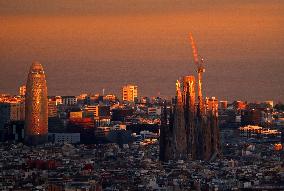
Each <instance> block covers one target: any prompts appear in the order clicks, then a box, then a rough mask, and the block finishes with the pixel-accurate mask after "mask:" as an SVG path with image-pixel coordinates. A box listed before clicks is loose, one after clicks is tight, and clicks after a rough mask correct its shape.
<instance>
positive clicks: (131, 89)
mask: <svg viewBox="0 0 284 191" xmlns="http://www.w3.org/2000/svg"><path fill="white" fill-rule="evenodd" d="M137 97H138V87H137V86H135V85H125V86H123V88H122V100H123V101H129V102H134V101H135V100H136V99H137Z"/></svg>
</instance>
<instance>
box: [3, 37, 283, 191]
mask: <svg viewBox="0 0 284 191" xmlns="http://www.w3.org/2000/svg"><path fill="white" fill-rule="evenodd" d="M192 45H193V50H194V48H195V47H194V46H195V45H194V42H193V44H192ZM194 51H196V50H194ZM193 55H194V54H193ZM195 61H196V62H197V63H196V65H197V67H198V70H197V71H198V72H197V73H198V79H197V81H198V87H197V91H198V96H197V101H195V77H194V75H193V76H185V77H182V78H181V79H180V80H178V81H177V83H176V96H175V97H174V98H173V99H172V100H166V99H163V98H160V97H141V96H140V97H139V88H138V86H136V85H133V84H127V85H125V86H123V87H122V90H121V99H119V98H118V97H117V96H116V95H112V94H110V95H99V94H81V95H78V96H70V95H69V96H48V94H47V92H48V91H47V86H46V79H45V73H44V69H43V66H42V65H41V64H40V63H38V62H33V63H32V65H31V68H30V72H29V75H28V78H27V84H26V85H23V86H20V87H19V95H15V96H12V95H9V94H1V97H0V131H1V134H0V135H1V137H0V141H1V143H0V150H1V156H0V169H1V171H0V189H1V190H50V191H61V190H67V191H71V190H84V191H87V190H89V191H92V190H94V191H98V190H283V189H284V185H283V180H284V168H283V167H284V163H283V157H284V153H283V143H284V136H283V135H284V134H283V129H284V128H283V127H284V105H283V104H281V103H277V104H275V105H274V103H273V101H263V102H258V103H248V102H245V101H234V102H232V103H228V101H218V99H217V98H215V97H212V98H207V97H206V98H205V99H204V98H203V94H202V83H203V81H202V73H203V72H204V66H203V65H201V64H200V63H199V61H198V59H197V58H196V60H195ZM281 133H282V134H281Z"/></svg>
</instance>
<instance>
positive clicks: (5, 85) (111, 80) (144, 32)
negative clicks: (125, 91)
mask: <svg viewBox="0 0 284 191" xmlns="http://www.w3.org/2000/svg"><path fill="white" fill-rule="evenodd" d="M9 2H10V1H3V0H0V25H1V30H0V42H1V46H0V58H1V59H0V65H1V67H2V70H0V92H4V91H8V92H16V90H17V87H18V86H19V85H20V84H21V83H24V82H25V79H26V73H27V70H28V68H29V65H30V63H31V61H32V60H39V61H40V62H41V63H42V64H43V65H44V66H45V70H46V71H47V76H48V87H49V92H50V93H51V94H66V93H67V94H71V93H73V92H74V93H73V94H78V93H80V92H93V91H95V92H98V91H101V89H102V88H106V89H107V90H108V91H110V92H111V91H114V92H115V93H117V92H118V91H119V88H120V86H121V85H123V84H124V83H127V82H134V83H137V84H138V85H139V86H140V87H141V89H140V90H141V91H140V92H141V93H143V94H145V95H157V92H161V94H162V95H164V96H170V95H172V94H173V93H174V88H175V86H174V83H175V79H177V78H178V77H179V76H182V75H186V74H192V73H194V71H195V68H194V65H193V63H192V55H191V48H190V45H189V42H188V36H187V35H188V32H190V31H192V32H193V34H194V36H195V39H196V41H197V46H198V50H199V53H200V54H201V55H202V56H203V57H204V58H205V60H206V69H207V70H206V73H205V80H206V81H205V85H204V87H205V88H206V93H207V94H208V95H209V96H217V97H220V99H229V100H230V99H237V98H240V99H249V100H255V99H275V100H280V99H281V100H283V99H284V94H283V90H284V88H283V87H284V86H282V85H281V84H283V82H284V79H283V75H282V73H283V72H284V67H283V61H284V56H283V53H282V52H283V48H284V37H283V34H284V27H283V23H284V2H282V1H280V0H279V1H274V0H272V1H264V0H259V1H245V0H243V1H225V0H224V1H209V0H202V1H198V3H196V2H194V1H170V0H163V1H162V0H156V1H154V0H143V1H142V0H136V1H134V0H122V1H114V0H104V1H102V0H94V1H90V0H85V1H75V0H61V1H55V0H52V1H35V0H27V1H18V0H15V1H12V3H11V2H10V3H9ZM22 2H25V3H24V4H23V3H22ZM80 2H81V3H80ZM82 2H83V3H82ZM173 2H175V3H173ZM11 65H13V67H11ZM15 69H16V71H15ZM72 81H76V83H75V84H73V83H72ZM216 82H217V83H216ZM70 83H71V84H72V86H71V87H70ZM82 83H83V85H82ZM252 86H253V87H252ZM264 90H265V91H264ZM263 92H265V93H264V94H263Z"/></svg>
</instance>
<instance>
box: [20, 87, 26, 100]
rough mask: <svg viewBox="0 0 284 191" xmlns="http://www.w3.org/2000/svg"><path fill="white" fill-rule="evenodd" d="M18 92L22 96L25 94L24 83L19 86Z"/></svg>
mask: <svg viewBox="0 0 284 191" xmlns="http://www.w3.org/2000/svg"><path fill="white" fill-rule="evenodd" d="M19 94H20V96H22V97H24V96H25V95H26V85H22V86H21V87H20V88H19Z"/></svg>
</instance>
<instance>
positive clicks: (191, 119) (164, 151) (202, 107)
mask: <svg viewBox="0 0 284 191" xmlns="http://www.w3.org/2000/svg"><path fill="white" fill-rule="evenodd" d="M190 40H191V45H192V49H193V56H194V61H195V63H196V65H197V72H198V83H197V84H198V100H197V102H196V101H195V98H196V96H195V86H196V81H195V77H194V76H184V77H183V78H182V79H181V80H177V82H176V96H175V99H174V103H173V107H169V108H168V107H167V104H165V106H164V109H163V114H162V119H161V131H160V160H162V161H168V160H176V159H183V160H187V159H192V160H213V159H215V158H216V157H217V156H219V155H220V153H221V151H220V150H221V149H220V132H219V127H218V100H217V99H216V98H215V97H212V98H210V99H209V98H205V100H204V99H203V96H202V73H203V72H204V71H205V69H204V67H203V59H201V63H200V62H199V59H198V54H197V49H196V46H195V43H194V40H193V37H192V35H191V34H190Z"/></svg>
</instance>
